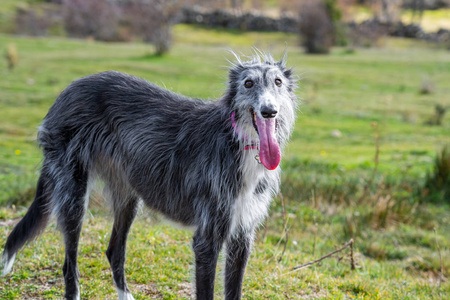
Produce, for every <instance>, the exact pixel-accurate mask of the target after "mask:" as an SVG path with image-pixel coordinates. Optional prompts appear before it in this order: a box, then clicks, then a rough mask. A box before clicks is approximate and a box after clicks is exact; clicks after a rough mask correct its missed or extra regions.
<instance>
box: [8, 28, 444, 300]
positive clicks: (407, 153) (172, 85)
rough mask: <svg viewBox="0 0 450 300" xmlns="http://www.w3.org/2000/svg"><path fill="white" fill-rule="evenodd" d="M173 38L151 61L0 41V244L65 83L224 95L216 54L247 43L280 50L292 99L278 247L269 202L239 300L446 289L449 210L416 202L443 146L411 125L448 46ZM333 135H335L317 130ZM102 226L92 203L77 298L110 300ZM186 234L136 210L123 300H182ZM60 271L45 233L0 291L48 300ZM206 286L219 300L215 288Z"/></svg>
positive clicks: (113, 51)
mask: <svg viewBox="0 0 450 300" xmlns="http://www.w3.org/2000/svg"><path fill="white" fill-rule="evenodd" d="M174 35H175V46H174V48H173V49H172V51H171V53H170V54H168V55H166V56H162V57H159V56H154V55H152V51H153V49H152V47H151V46H149V45H145V44H131V43H130V44H114V43H97V42H92V41H83V40H67V39H58V38H25V37H16V36H10V35H0V49H2V50H3V49H6V47H7V45H9V44H14V45H15V46H16V47H17V49H18V54H19V63H18V65H17V67H16V68H15V69H14V70H12V71H8V70H7V67H6V61H5V60H4V59H2V60H0V72H1V75H2V76H1V79H0V112H1V118H0V205H1V207H2V208H1V209H0V245H3V244H4V242H5V239H6V236H7V234H8V233H9V232H10V231H11V229H12V224H13V223H14V220H16V218H19V217H21V216H23V214H24V213H25V210H26V208H25V206H26V205H27V204H28V203H29V201H30V200H31V198H32V196H33V195H32V194H33V192H34V184H35V181H36V178H37V175H36V174H37V172H38V170H39V165H40V161H41V152H40V150H39V149H38V148H37V146H36V143H35V136H36V128H37V127H38V126H39V124H40V121H41V120H42V118H43V117H44V116H45V114H46V112H47V110H48V108H49V107H50V106H51V104H52V103H53V101H54V99H55V98H56V97H57V95H58V94H59V93H60V92H61V91H62V89H63V88H64V87H66V86H67V85H68V84H69V83H70V82H71V81H73V80H75V79H77V78H79V77H81V76H84V75H87V74H91V73H94V72H100V71H104V70H118V71H123V72H128V73H131V74H133V75H137V76H140V77H143V78H145V79H148V80H150V81H153V82H155V83H157V84H159V85H161V86H164V87H166V88H168V89H170V90H173V91H175V92H179V93H182V94H186V95H189V96H193V97H200V98H218V97H220V96H221V94H222V93H223V91H224V88H225V83H226V74H227V65H228V62H227V61H226V60H227V59H230V60H232V55H230V54H229V53H228V51H227V49H229V48H232V49H233V50H235V51H237V52H241V53H243V54H250V52H251V50H250V49H251V46H257V47H259V48H261V49H269V50H270V51H271V52H272V53H273V54H274V56H276V57H279V56H280V55H281V53H282V52H283V50H284V47H285V46H284V45H285V42H287V43H288V46H289V65H291V66H293V68H294V71H295V72H296V74H298V75H299V78H300V79H301V80H300V84H299V85H300V86H299V89H298V95H299V97H300V98H301V99H302V105H301V108H300V111H299V113H298V121H297V124H296V128H295V132H294V134H293V136H292V142H291V144H290V146H289V148H288V149H287V153H285V156H284V160H283V163H282V164H283V169H284V170H285V172H284V174H283V186H282V192H283V196H284V200H285V202H286V210H287V216H288V221H287V227H288V228H289V238H288V242H287V250H286V252H285V253H284V254H283V255H282V249H283V245H284V241H285V236H284V231H283V214H282V207H281V205H280V199H278V198H277V199H276V201H275V203H274V205H273V207H272V210H271V215H270V217H269V219H268V221H267V223H266V224H265V227H264V228H263V229H261V230H260V232H259V234H258V239H257V241H256V245H255V250H254V253H253V255H252V258H251V261H250V265H249V268H248V272H247V276H246V279H245V284H244V290H245V295H244V298H245V299H315V298H320V299H350V298H358V299H418V298H420V299H445V298H448V297H449V296H450V284H449V282H448V281H444V282H441V281H440V280H439V278H440V276H441V273H440V272H441V265H442V270H443V273H444V274H443V275H444V276H448V274H449V270H450V259H449V258H450V250H449V246H450V242H449V241H450V213H449V207H448V205H447V206H445V205H439V206H438V205H431V204H422V203H419V202H420V200H421V195H422V194H421V191H420V188H421V187H422V186H423V183H424V179H425V177H426V173H427V172H428V171H429V170H431V168H432V163H433V159H434V157H435V154H436V151H439V150H440V149H441V148H442V147H443V146H444V145H446V144H450V134H449V132H450V116H449V114H447V115H446V116H445V118H444V120H443V125H442V126H428V125H425V123H426V122H427V121H428V120H429V119H430V118H432V117H433V115H434V109H435V108H434V107H435V105H436V104H441V105H444V106H447V107H450V96H449V95H450V83H449V82H450V53H449V52H448V51H446V50H442V49H439V48H435V47H433V46H429V45H426V44H424V43H418V42H413V41H408V40H398V39H387V40H385V42H384V44H385V46H384V47H383V48H371V49H358V50H357V51H356V52H355V53H348V52H347V51H345V49H340V48H336V49H334V50H333V52H332V53H331V54H330V55H328V56H308V55H305V54H303V51H302V49H300V48H298V47H297V46H296V45H297V44H298V41H297V37H296V36H294V35H289V34H276V33H242V32H228V31H223V30H207V29H203V28H196V27H190V26H185V25H178V26H176V28H175V30H174ZM424 81H429V82H430V83H431V85H432V86H433V89H432V93H430V94H421V93H420V92H419V90H420V89H421V86H422V83H423V82H424ZM337 130H338V131H339V132H340V134H337V136H336V134H332V132H333V131H335V132H336V131H337ZM377 134H378V135H379V136H380V139H379V142H378V143H376V142H375V136H376V135H377ZM377 147H378V148H379V150H380V155H379V164H378V165H377V164H375V162H374V156H375V152H376V148H377ZM375 168H376V171H375V172H373V171H374V169H375ZM366 186H367V191H365V187H366ZM358 200H360V201H358ZM150 225H151V226H150ZM111 226H112V223H111V220H110V218H109V217H108V214H107V213H106V212H104V211H102V210H100V209H99V208H98V207H96V206H93V207H92V208H91V210H90V213H89V214H88V215H87V217H86V221H85V225H84V231H83V234H82V239H81V246H80V259H79V262H80V271H81V288H82V298H83V299H111V298H114V297H115V290H114V286H113V283H112V280H111V274H110V270H109V266H108V263H107V260H106V257H105V255H104V251H105V250H106V247H107V243H108V238H109V232H110V229H111ZM190 238H191V233H190V232H186V231H182V230H178V229H173V228H171V227H169V226H166V225H165V224H164V223H161V222H159V218H158V217H157V216H155V215H153V214H151V213H149V212H148V211H147V210H143V212H142V213H141V214H140V216H139V218H138V220H137V221H136V223H135V224H134V227H133V229H132V232H131V235H130V243H129V247H128V249H129V250H128V260H127V269H126V271H127V276H128V280H129V283H130V288H131V290H132V291H133V293H134V295H135V297H136V299H148V298H151V297H154V298H162V299H183V298H189V297H190V292H191V288H190V285H189V282H191V279H192V274H193V273H192V251H191V249H190ZM350 238H354V239H355V251H356V259H357V265H358V268H357V269H356V270H354V271H351V270H350V266H349V262H348V256H347V255H341V256H342V257H340V258H342V260H340V259H336V258H331V259H327V260H324V261H323V262H322V263H321V264H320V265H314V266H312V267H310V268H307V269H303V270H299V271H295V272H291V271H290V270H291V268H292V267H294V266H296V265H299V264H301V263H304V262H307V261H310V260H312V259H315V258H318V257H320V256H322V255H324V254H326V253H328V252H330V251H332V250H334V249H335V247H337V246H339V245H342V244H343V243H344V242H346V241H348V240H349V239H350ZM440 256H441V257H442V259H440ZM62 263H63V248H62V242H61V237H60V235H59V234H58V232H57V230H56V228H55V226H54V224H53V225H51V226H49V228H48V229H47V230H46V231H45V232H44V234H43V235H42V236H41V237H40V238H39V239H38V240H37V241H36V242H33V243H31V244H30V245H28V246H27V247H26V248H24V249H23V251H22V252H20V254H19V255H18V257H17V262H16V265H15V267H14V270H13V273H12V274H11V275H8V276H7V277H5V278H0V298H1V299H43V298H45V299H57V298H61V295H62V293H63V279H62V271H61V268H62ZM221 269H222V268H221V267H219V270H221ZM217 291H218V292H217V296H218V297H221V292H223V286H222V283H221V281H220V280H218V282H217Z"/></svg>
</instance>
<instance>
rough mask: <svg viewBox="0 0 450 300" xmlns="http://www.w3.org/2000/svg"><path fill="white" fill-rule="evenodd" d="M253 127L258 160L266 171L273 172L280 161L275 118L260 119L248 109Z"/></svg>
mask: <svg viewBox="0 0 450 300" xmlns="http://www.w3.org/2000/svg"><path fill="white" fill-rule="evenodd" d="M250 115H251V117H252V123H253V127H254V128H255V130H256V132H257V133H258V136H259V159H260V160H261V163H262V164H263V165H264V167H266V168H267V169H268V170H275V169H276V168H277V167H278V165H279V164H280V161H281V151H280V145H279V144H278V140H277V136H276V130H277V120H276V119H275V118H261V117H259V116H258V114H257V113H255V111H254V110H253V109H252V108H250Z"/></svg>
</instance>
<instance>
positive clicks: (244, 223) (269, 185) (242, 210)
mask: <svg viewBox="0 0 450 300" xmlns="http://www.w3.org/2000/svg"><path fill="white" fill-rule="evenodd" d="M253 159H254V158H253ZM271 172H273V173H271ZM278 174H279V172H278V171H267V170H265V169H263V167H262V166H260V165H256V166H252V167H250V168H247V169H244V170H243V185H242V186H243V188H242V190H241V192H240V193H239V195H238V197H237V198H236V200H235V203H234V207H233V208H232V209H233V211H232V216H233V217H232V222H231V229H230V232H231V234H232V235H233V234H235V233H237V232H239V231H241V230H242V231H244V232H245V231H248V230H252V229H253V228H255V227H256V226H258V225H259V224H260V223H261V222H262V221H263V220H264V218H265V217H266V215H267V212H268V209H269V205H270V202H271V200H272V196H273V193H274V192H276V191H277V190H278V184H277V183H278V180H277V176H278ZM261 182H264V188H260V187H258V185H259V184H261ZM257 187H258V188H257Z"/></svg>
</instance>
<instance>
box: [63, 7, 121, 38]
mask: <svg viewBox="0 0 450 300" xmlns="http://www.w3.org/2000/svg"><path fill="white" fill-rule="evenodd" d="M63 16H64V26H65V28H66V31H67V33H68V34H69V36H72V37H78V38H83V37H93V38H94V39H96V40H101V41H117V40H119V10H118V6H117V5H115V4H113V3H111V2H110V1H108V0H96V1H91V0H64V1H63Z"/></svg>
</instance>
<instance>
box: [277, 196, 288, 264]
mask: <svg viewBox="0 0 450 300" xmlns="http://www.w3.org/2000/svg"><path fill="white" fill-rule="evenodd" d="M280 199H281V208H282V210H283V227H284V235H285V239H284V246H283V251H282V252H281V255H280V257H279V258H278V262H280V261H281V259H282V258H283V255H284V253H285V252H286V248H287V243H288V240H289V230H288V228H287V222H288V219H287V215H286V208H285V206H284V198H283V195H282V194H281V193H280Z"/></svg>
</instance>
